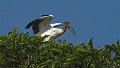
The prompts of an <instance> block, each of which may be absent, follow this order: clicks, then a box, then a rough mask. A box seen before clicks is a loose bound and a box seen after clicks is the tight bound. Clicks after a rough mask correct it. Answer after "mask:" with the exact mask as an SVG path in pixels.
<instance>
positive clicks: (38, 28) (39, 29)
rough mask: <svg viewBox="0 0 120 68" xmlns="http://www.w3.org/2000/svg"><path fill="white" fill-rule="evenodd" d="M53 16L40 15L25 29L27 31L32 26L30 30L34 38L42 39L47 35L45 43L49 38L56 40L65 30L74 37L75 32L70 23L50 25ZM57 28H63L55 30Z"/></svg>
mask: <svg viewBox="0 0 120 68" xmlns="http://www.w3.org/2000/svg"><path fill="white" fill-rule="evenodd" d="M53 18H54V16H53V15H42V16H41V17H40V18H38V19H35V20H33V21H32V22H30V23H29V24H28V25H27V26H26V27H25V28H26V29H28V28H30V27H31V26H32V30H33V32H34V34H35V36H41V37H44V36H46V35H48V37H46V38H45V39H44V42H45V41H49V40H50V39H51V38H57V37H58V36H60V35H62V34H63V33H64V32H65V31H66V29H67V28H68V29H70V31H71V32H72V33H73V35H75V34H76V33H75V31H74V29H73V28H72V26H71V25H70V22H67V21H65V23H64V24H62V23H54V24H51V23H50V21H51V19H53ZM57 26H63V27H62V28H56V27H57Z"/></svg>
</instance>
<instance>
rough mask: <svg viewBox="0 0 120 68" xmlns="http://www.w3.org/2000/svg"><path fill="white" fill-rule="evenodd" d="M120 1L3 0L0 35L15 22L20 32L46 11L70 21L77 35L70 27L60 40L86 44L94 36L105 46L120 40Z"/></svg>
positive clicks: (1, 4) (58, 20) (61, 19)
mask: <svg viewBox="0 0 120 68" xmlns="http://www.w3.org/2000/svg"><path fill="white" fill-rule="evenodd" d="M119 3H120V0H1V1H0V30H1V31H0V35H4V34H6V33H7V32H9V31H10V30H12V28H13V27H14V26H15V25H19V32H30V33H32V30H31V29H29V30H25V29H24V27H25V26H26V25H27V24H28V23H29V22H30V21H32V20H34V19H36V18H38V17H40V16H41V15H43V14H53V15H54V16H55V18H54V19H53V20H52V22H64V21H65V20H69V21H70V22H71V24H72V26H73V27H74V29H75V31H76V33H77V35H76V36H75V37H74V36H73V35H72V34H71V32H70V31H69V30H68V31H67V32H66V33H65V34H64V35H62V36H61V37H59V39H63V40H67V41H69V42H71V43H75V44H76V43H78V42H84V43H86V42H87V41H88V40H89V39H90V38H91V37H94V44H95V45H96V46H102V45H104V44H108V43H115V42H116V41H117V40H120V4H119Z"/></svg>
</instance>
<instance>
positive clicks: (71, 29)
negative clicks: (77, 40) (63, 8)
mask: <svg viewBox="0 0 120 68" xmlns="http://www.w3.org/2000/svg"><path fill="white" fill-rule="evenodd" d="M68 29H69V30H70V31H71V32H72V34H73V35H74V36H75V35H76V32H75V30H74V29H73V27H72V26H71V25H70V27H69V28H68Z"/></svg>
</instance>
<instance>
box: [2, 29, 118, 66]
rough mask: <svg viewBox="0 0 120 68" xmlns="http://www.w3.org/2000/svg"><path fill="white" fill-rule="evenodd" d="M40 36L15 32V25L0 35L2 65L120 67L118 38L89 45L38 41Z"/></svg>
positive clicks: (40, 39) (90, 42)
mask: <svg viewBox="0 0 120 68" xmlns="http://www.w3.org/2000/svg"><path fill="white" fill-rule="evenodd" d="M43 39H44V38H41V37H38V36H37V37H36V36H29V35H28V33H27V32H23V33H18V32H17V28H15V29H13V30H12V31H11V32H9V33H8V34H6V35H3V36H0V67H2V68H9V67H12V68H13V67H15V68H120V41H117V42H116V43H115V44H109V45H105V47H104V48H93V42H92V40H93V38H92V39H90V41H89V42H88V44H84V43H81V44H78V45H73V44H70V43H68V42H66V41H55V40H51V41H50V42H42V41H43Z"/></svg>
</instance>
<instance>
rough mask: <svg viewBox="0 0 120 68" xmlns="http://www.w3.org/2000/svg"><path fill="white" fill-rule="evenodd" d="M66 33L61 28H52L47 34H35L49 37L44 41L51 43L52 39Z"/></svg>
mask: <svg viewBox="0 0 120 68" xmlns="http://www.w3.org/2000/svg"><path fill="white" fill-rule="evenodd" d="M63 33H64V31H63V30H62V29H61V28H51V29H49V30H47V31H46V32H43V33H41V32H38V33H37V34H35V36H41V37H44V36H46V35H47V36H48V37H47V38H45V39H44V41H49V40H50V39H51V38H54V39H55V38H57V37H58V36H59V35H62V34H63Z"/></svg>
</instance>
